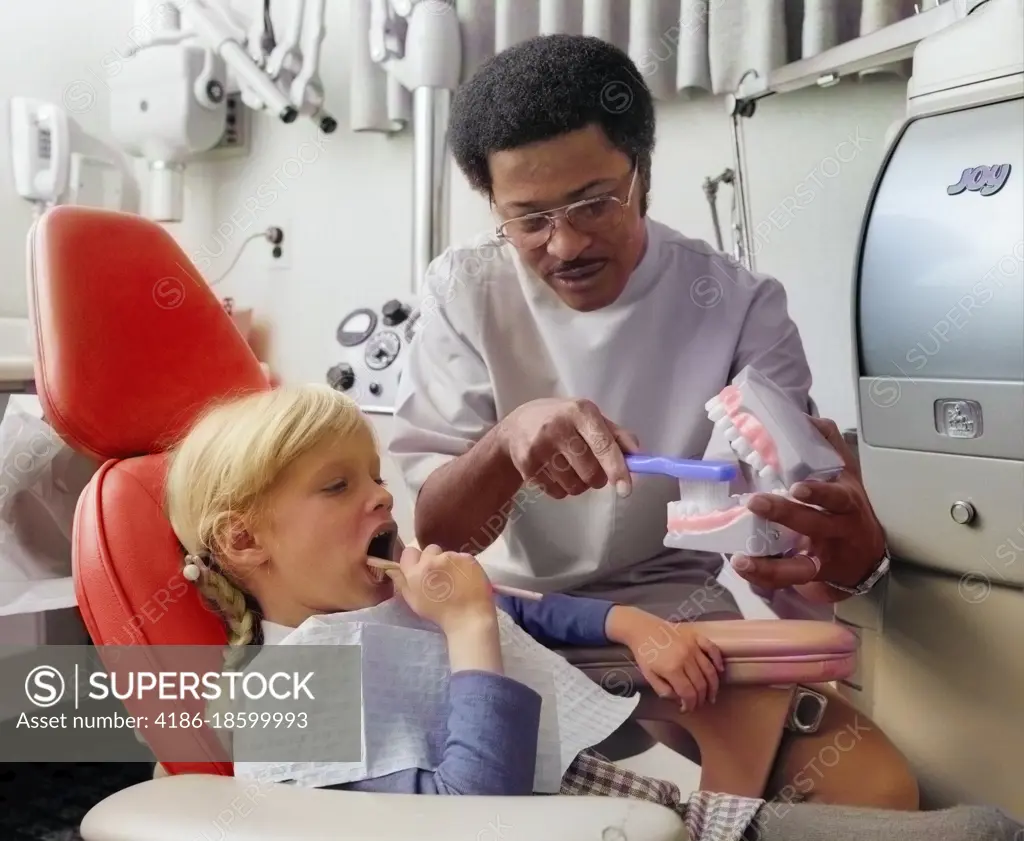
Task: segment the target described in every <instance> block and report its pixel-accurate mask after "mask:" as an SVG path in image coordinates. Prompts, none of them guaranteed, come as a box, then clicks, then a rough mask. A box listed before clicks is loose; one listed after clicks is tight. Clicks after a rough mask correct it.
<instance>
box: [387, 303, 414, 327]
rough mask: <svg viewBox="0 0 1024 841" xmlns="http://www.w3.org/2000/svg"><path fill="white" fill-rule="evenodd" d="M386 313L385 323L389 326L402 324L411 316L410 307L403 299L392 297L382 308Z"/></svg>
mask: <svg viewBox="0 0 1024 841" xmlns="http://www.w3.org/2000/svg"><path fill="white" fill-rule="evenodd" d="M380 311H381V312H382V313H383V314H384V323H385V324H387V325H388V326H389V327H394V326H395V325H396V324H401V323H402V322H403V321H405V320H406V319H407V318H408V317H409V308H408V307H407V306H406V305H405V304H403V303H402V302H401V301H398V300H395V299H392V300H390V301H388V302H387V303H386V304H384V306H383V307H381V308H380Z"/></svg>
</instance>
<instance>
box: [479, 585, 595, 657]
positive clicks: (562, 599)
mask: <svg viewBox="0 0 1024 841" xmlns="http://www.w3.org/2000/svg"><path fill="white" fill-rule="evenodd" d="M496 601H497V603H498V607H500V608H501V609H502V610H504V611H505V612H506V613H507V614H509V616H511V617H512V618H513V619H514V620H515V622H516V624H517V625H519V627H521V628H522V629H523V630H524V631H526V632H527V633H528V634H529V635H530V636H531V637H533V638H534V639H535V640H537V642H539V643H541V644H542V645H545V646H548V647H550V646H552V645H581V646H582V645H593V646H601V645H609V644H610V640H609V639H608V632H607V624H608V614H609V613H610V612H611V610H612V609H613V608H614V607H615V604H614V602H607V601H604V600H602V599H587V598H582V597H580V596H566V595H564V594H563V593H548V594H547V595H545V596H544V598H543V599H541V600H540V601H533V600H531V599H519V598H515V597H513V596H505V595H500V594H499V595H498V596H497V599H496Z"/></svg>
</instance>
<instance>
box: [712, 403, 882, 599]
mask: <svg viewBox="0 0 1024 841" xmlns="http://www.w3.org/2000/svg"><path fill="white" fill-rule="evenodd" d="M811 422H812V423H813V424H814V425H815V426H816V427H817V428H818V430H819V431H820V432H821V433H822V434H823V435H824V436H825V437H826V438H827V439H828V442H829V443H830V444H831V445H832V446H833V447H835V449H836V450H837V451H838V452H839V454H840V455H841V456H842V457H843V461H844V462H845V464H846V469H845V470H844V471H843V472H842V473H841V474H840V475H839V477H838V478H837V479H835V480H834V481H832V482H799V483H797V484H796V485H794V486H793V487H792V488H791V489H790V490H791V493H792V494H793V497H794V498H795V499H798V500H800V502H804V503H807V505H800V504H798V503H795V502H793V501H792V500H788V499H784V498H782V497H780V496H778V495H776V494H757V495H755V496H754V497H752V498H751V500H750V501H749V502H748V504H747V507H748V508H749V509H750V510H751V511H753V512H754V513H755V514H757V515H758V516H760V517H764V518H765V519H766V520H770V521H771V522H774V523H779V524H780V525H783V526H786V527H787V528H790V529H792V530H793V531H795V532H797V533H798V534H801V535H804V544H803V546H802V547H801V552H800V554H797V555H793V556H791V557H786V558H763V557H749V556H747V555H734V556H733V558H732V565H733V568H734V569H735V570H736V571H737V572H738V573H739V574H740V575H741V576H742V577H743V578H745V579H746V580H747V581H749V582H750V583H751V584H754V585H756V586H760V587H764V588H765V589H769V590H775V589H781V588H784V587H790V586H800V589H801V592H802V593H803V595H805V596H807V597H808V598H810V599H813V600H814V601H838V600H841V599H842V598H845V594H844V593H843V592H842V591H841V590H836V589H834V588H832V587H829V586H828V585H827V584H825V583H824V582H827V581H832V582H835V583H836V584H840V585H843V586H845V587H856V586H857V585H858V584H860V582H862V581H863V580H864V579H865V578H867V577H868V575H870V574H871V571H872V570H873V569H874V568H875V567H876V566H877V565H878V563H879V561H880V560H881V559H882V555H883V554H884V552H885V532H884V531H883V530H882V525H881V523H879V522H878V518H877V517H876V516H875V512H874V509H873V508H872V507H871V503H870V502H869V501H868V495H867V492H866V491H865V490H864V485H863V483H862V482H861V473H860V468H859V466H858V465H857V462H856V459H855V458H854V456H853V453H852V452H850V448H849V447H847V446H846V442H845V441H844V440H843V436H842V435H841V434H840V432H839V428H838V427H837V426H836V424H835V422H834V421H831V420H827V419H822V418H813V417H812V418H811ZM808 505H815V506H818V507H820V508H821V509H822V510H820V511H819V510H816V509H815V508H809V507H808ZM812 582H813V583H812ZM801 585H807V586H801Z"/></svg>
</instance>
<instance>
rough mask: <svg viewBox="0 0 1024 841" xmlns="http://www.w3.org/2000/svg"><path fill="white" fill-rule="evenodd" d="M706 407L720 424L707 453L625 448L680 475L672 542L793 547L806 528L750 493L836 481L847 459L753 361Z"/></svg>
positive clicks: (706, 547) (671, 507)
mask: <svg viewBox="0 0 1024 841" xmlns="http://www.w3.org/2000/svg"><path fill="white" fill-rule="evenodd" d="M704 408H705V410H706V411H707V414H708V418H709V419H710V420H711V422H712V423H713V424H714V427H713V429H712V431H711V439H710V441H709V442H708V446H707V449H706V450H705V454H704V459H703V460H693V459H675V458H665V457H661V456H648V455H639V454H631V455H627V456H626V466H627V467H628V468H629V470H630V471H631V472H633V473H657V474H661V475H665V476H673V477H675V478H677V479H678V480H679V501H678V502H670V503H669V504H668V516H667V523H666V535H665V541H664V544H665V546H669V547H673V548H676V549H692V550H695V551H706V552H717V553H720V554H723V555H732V554H736V553H742V554H745V555H752V556H778V555H785V554H787V553H789V552H791V551H793V550H794V549H795V548H796V547H797V544H798V541H799V540H800V537H801V536H800V535H799V534H797V533H796V532H793V531H792V530H790V529H788V528H786V527H785V526H782V525H780V524H778V523H773V522H769V521H767V520H765V519H763V518H762V517H759V516H757V515H756V514H754V513H753V512H752V511H750V510H749V509H748V508H747V507H746V504H747V501H748V500H749V498H750V497H751V496H752V495H753V494H757V493H772V494H780V495H782V496H784V497H786V498H787V499H792V497H791V496H790V492H789V491H790V488H792V486H793V485H794V484H796V483H797V482H801V481H804V480H807V479H810V480H819V481H832V480H833V479H835V478H836V477H837V476H838V475H839V474H840V473H842V471H843V468H844V467H845V465H844V463H843V459H842V457H841V456H840V454H839V453H838V452H837V451H836V450H835V448H834V447H832V445H831V444H829V443H828V441H827V440H826V439H825V437H824V436H823V435H822V434H821V433H820V432H818V430H817V429H816V428H815V426H814V424H812V423H811V421H810V419H809V418H808V417H807V415H806V414H805V413H804V412H801V411H800V409H799V408H798V407H797V406H796V405H795V404H794V403H793V401H792V399H790V398H789V397H788V396H787V395H786V393H785V392H784V391H782V389H780V388H779V387H778V386H777V385H776V384H775V383H773V382H772V381H771V380H770V379H768V378H767V377H766V376H764V374H762V373H760V372H759V371H757V370H756V369H754V368H752V367H750V366H749V365H748V366H747V367H745V368H744V369H743V370H742V371H740V372H739V374H737V375H736V377H735V378H734V379H733V381H732V383H731V384H730V385H728V386H726V387H725V388H724V389H722V391H721V392H720V393H719V394H718V395H716V396H715V397H713V398H711V400H709V401H708V402H707V403H706V404H705V407H704ZM794 502H797V501H796V500H794ZM797 504H803V503H799V502H798V503H797Z"/></svg>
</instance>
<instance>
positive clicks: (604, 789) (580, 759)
mask: <svg viewBox="0 0 1024 841" xmlns="http://www.w3.org/2000/svg"><path fill="white" fill-rule="evenodd" d="M559 793H560V794H582V795H586V794H591V795H594V794H596V795H600V796H602V797H633V798H636V799H637V800H649V801H651V802H653V803H660V804H661V805H662V806H668V807H669V808H671V809H675V811H677V812H678V813H679V814H680V815H681V816H682V818H683V822H684V823H685V824H686V829H687V831H688V832H689V833H690V838H691V841H743V834H744V832H745V831H746V830H747V827H749V826H750V825H751V823H752V822H753V820H754V817H755V816H756V815H757V811H758V809H760V808H761V806H763V805H764V801H763V800H755V799H753V798H750V797H735V796H733V795H731V794H714V793H712V792H709V791H695V792H694V793H693V794H691V795H690V797H689V798H688V799H687V801H686V802H685V803H683V802H681V797H680V794H679V788H678V786H676V785H674V784H673V783H669V782H666V781H665V780H656V779H654V778H652V777H644V776H641V775H640V774H634V773H633V772H632V771H627V770H625V769H624V768H619V767H618V766H617V765H615V764H613V763H612V762H610V761H608V760H607V759H605V758H604V757H603V756H601V754H599V753H596V752H595V751H592V750H585V751H583V752H582V753H580V754H579V755H578V756H577V757H576V758H575V759H574V760H573V762H572V765H570V766H569V769H568V770H567V771H566V772H565V775H564V776H563V777H562V787H561V790H560V792H559Z"/></svg>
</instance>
